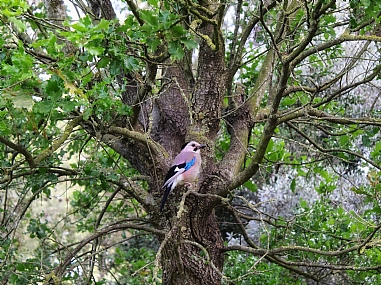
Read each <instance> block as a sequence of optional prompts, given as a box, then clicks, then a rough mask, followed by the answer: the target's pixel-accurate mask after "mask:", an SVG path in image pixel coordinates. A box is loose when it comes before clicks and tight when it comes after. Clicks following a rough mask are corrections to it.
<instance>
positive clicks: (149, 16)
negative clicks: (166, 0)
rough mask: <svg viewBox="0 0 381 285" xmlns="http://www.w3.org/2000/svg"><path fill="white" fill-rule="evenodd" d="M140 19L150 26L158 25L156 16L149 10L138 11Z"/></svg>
mask: <svg viewBox="0 0 381 285" xmlns="http://www.w3.org/2000/svg"><path fill="white" fill-rule="evenodd" d="M140 17H141V18H142V20H143V21H144V22H146V23H148V24H150V25H151V26H157V25H158V20H157V16H156V15H154V14H153V12H152V11H149V10H141V11H140Z"/></svg>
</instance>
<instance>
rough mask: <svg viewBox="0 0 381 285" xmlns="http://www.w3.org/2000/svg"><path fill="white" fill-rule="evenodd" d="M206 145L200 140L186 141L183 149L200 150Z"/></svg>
mask: <svg viewBox="0 0 381 285" xmlns="http://www.w3.org/2000/svg"><path fill="white" fill-rule="evenodd" d="M204 147H206V145H204V144H199V143H198V142H195V141H191V142H187V143H185V144H184V145H183V146H182V147H181V149H182V150H186V151H193V152H200V149H202V148H204Z"/></svg>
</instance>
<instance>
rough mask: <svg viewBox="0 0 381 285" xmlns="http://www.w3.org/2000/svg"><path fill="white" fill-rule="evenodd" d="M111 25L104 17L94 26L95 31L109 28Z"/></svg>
mask: <svg viewBox="0 0 381 285" xmlns="http://www.w3.org/2000/svg"><path fill="white" fill-rule="evenodd" d="M109 26H110V22H109V21H107V20H105V19H103V18H102V19H101V21H100V22H99V24H98V25H96V26H95V27H94V30H95V31H98V30H107V29H108V28H109Z"/></svg>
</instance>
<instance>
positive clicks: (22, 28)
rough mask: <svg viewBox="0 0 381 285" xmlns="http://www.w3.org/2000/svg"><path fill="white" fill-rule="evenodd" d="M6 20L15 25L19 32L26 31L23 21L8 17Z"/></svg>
mask: <svg viewBox="0 0 381 285" xmlns="http://www.w3.org/2000/svg"><path fill="white" fill-rule="evenodd" d="M8 19H9V21H11V22H12V23H13V24H14V25H15V27H16V28H17V30H18V31H19V32H24V31H25V30H26V25H25V23H24V22H23V21H21V20H19V19H17V18H15V17H9V18H8Z"/></svg>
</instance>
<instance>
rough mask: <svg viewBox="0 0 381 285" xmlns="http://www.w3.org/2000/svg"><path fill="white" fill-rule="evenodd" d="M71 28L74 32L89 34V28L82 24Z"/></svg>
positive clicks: (79, 23) (76, 24)
mask: <svg viewBox="0 0 381 285" xmlns="http://www.w3.org/2000/svg"><path fill="white" fill-rule="evenodd" d="M71 27H72V28H73V29H74V30H76V31H79V32H87V31H88V28H87V27H86V26H85V25H84V24H83V23H82V22H78V23H75V24H73V25H71Z"/></svg>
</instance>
